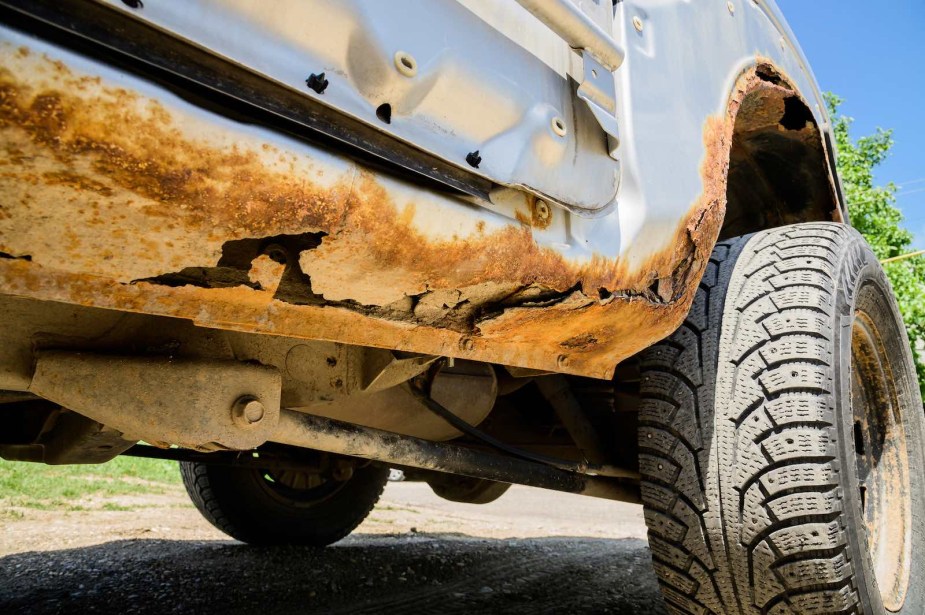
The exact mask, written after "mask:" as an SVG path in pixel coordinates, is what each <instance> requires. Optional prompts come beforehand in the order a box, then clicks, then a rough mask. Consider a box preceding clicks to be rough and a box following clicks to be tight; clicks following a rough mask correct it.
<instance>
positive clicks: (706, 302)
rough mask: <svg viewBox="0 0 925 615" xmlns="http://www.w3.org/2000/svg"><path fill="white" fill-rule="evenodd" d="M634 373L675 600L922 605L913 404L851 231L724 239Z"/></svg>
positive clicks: (902, 343)
mask: <svg viewBox="0 0 925 615" xmlns="http://www.w3.org/2000/svg"><path fill="white" fill-rule="evenodd" d="M642 369H643V380H642V389H641V394H642V398H643V400H642V404H641V408H640V432H639V436H640V466H641V472H642V476H643V485H642V493H643V501H644V504H645V508H646V511H645V516H646V523H647V525H648V527H649V541H650V545H651V549H652V557H653V561H654V564H655V569H656V572H657V574H658V576H659V580H660V583H661V586H662V592H663V596H664V598H665V601H666V604H667V605H668V607H669V611H671V612H673V613H678V614H693V613H697V614H702V613H715V614H717V615H746V614H748V615H753V614H771V615H777V614H784V613H788V614H793V615H821V614H823V613H824V614H843V613H844V614H847V613H866V614H877V615H881V614H884V613H898V614H900V615H912V614H916V615H920V614H921V613H925V515H923V511H925V490H923V474H922V473H923V470H925V456H923V448H925V447H923V443H925V429H923V428H925V415H923V411H922V402H921V399H920V396H919V391H918V384H917V380H916V374H915V369H914V365H913V362H912V355H911V352H910V349H909V345H908V341H907V338H906V334H905V329H904V327H903V325H902V320H901V318H900V316H899V312H898V309H897V306H896V302H895V300H894V298H893V296H892V294H891V291H890V287H889V284H888V282H887V280H886V278H885V276H884V274H883V271H882V269H881V267H880V265H879V263H878V262H877V259H876V258H875V256H874V255H873V253H872V252H871V251H870V248H868V247H867V245H866V243H865V242H864V240H863V239H862V238H861V236H860V235H859V234H858V233H857V232H856V231H854V230H853V229H850V228H849V227H846V226H843V225H839V224H828V223H813V224H801V225H794V226H790V227H784V228H779V229H773V230H768V231H763V232H760V233H757V234H755V235H752V236H748V237H744V238H739V239H735V240H731V241H728V242H723V243H721V244H719V245H718V246H717V248H716V250H715V251H714V254H713V257H712V259H711V262H710V265H709V267H708V269H707V272H706V274H705V276H704V279H703V281H702V283H701V285H700V288H699V290H698V293H697V298H696V299H695V303H694V306H693V308H692V309H691V312H690V314H689V315H688V318H687V320H686V321H685V323H684V324H683V325H682V326H681V328H680V329H679V330H678V331H677V332H676V333H675V334H673V335H672V336H671V337H670V338H668V339H667V340H665V341H663V342H661V343H659V344H656V345H655V346H653V347H652V348H650V349H649V350H647V351H646V352H645V353H644V354H643V356H642Z"/></svg>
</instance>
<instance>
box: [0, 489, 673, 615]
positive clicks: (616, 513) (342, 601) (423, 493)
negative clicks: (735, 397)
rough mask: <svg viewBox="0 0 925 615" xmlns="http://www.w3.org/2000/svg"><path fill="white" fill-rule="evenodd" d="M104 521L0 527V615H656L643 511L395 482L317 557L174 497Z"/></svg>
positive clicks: (120, 504)
mask: <svg viewBox="0 0 925 615" xmlns="http://www.w3.org/2000/svg"><path fill="white" fill-rule="evenodd" d="M88 507H92V503H88ZM106 508H109V509H110V510H106V509H103V508H101V507H98V508H97V509H95V510H91V511H82V512H69V513H62V512H54V511H37V510H31V509H30V510H28V511H20V512H21V513H22V515H23V516H22V518H14V517H12V516H9V515H8V516H6V517H3V518H2V520H0V613H97V612H98V613H123V612H125V613H196V614H197V615H199V614H203V615H204V614H209V613H222V614H225V613H260V614H266V615H269V614H274V615H275V614H277V613H345V614H346V613H351V614H352V613H416V614H417V613H566V612H567V613H570V614H576V613H616V614H631V613H632V614H650V613H651V614H653V615H661V614H663V613H664V610H663V607H662V606H661V599H660V598H659V596H658V588H657V585H656V581H655V577H654V575H653V573H652V571H651V569H650V561H649V552H648V548H647V546H646V542H645V539H644V536H645V529H644V526H643V523H642V511H641V508H640V507H637V506H629V505H624V504H619V503H613V502H606V501H601V500H593V499H590V498H583V497H579V496H568V495H561V494H554V493H551V492H546V491H539V490H533V489H527V488H518V487H514V488H512V489H511V490H510V491H509V492H508V493H507V494H506V495H505V496H504V497H503V498H501V499H500V500H498V501H497V502H494V503H492V504H488V505H485V506H472V505H462V504H453V503H450V502H445V501H443V500H440V499H439V498H437V497H436V496H434V495H433V494H431V493H430V491H429V489H428V488H427V487H426V486H424V485H421V484H415V483H393V484H390V485H389V487H388V488H387V489H386V493H385V495H384V496H383V498H382V500H381V501H380V504H379V506H378V507H377V509H376V511H375V512H374V513H373V514H372V515H371V516H370V518H369V519H368V520H367V521H366V522H365V523H364V524H363V525H362V526H361V527H360V529H359V530H358V531H357V532H356V533H354V535H352V536H351V537H349V538H347V539H346V540H344V541H342V542H340V543H339V544H337V545H335V546H333V547H329V548H327V549H324V550H311V549H303V548H277V549H258V548H253V547H248V546H246V545H242V544H240V543H237V542H234V541H232V540H229V539H227V537H225V536H224V535H223V534H221V533H219V532H218V531H217V530H215V529H214V528H212V527H211V526H210V525H209V524H208V523H206V522H205V521H203V520H202V518H201V517H200V516H199V514H198V513H197V512H196V511H195V509H193V508H192V507H191V506H190V505H189V504H188V501H187V500H186V496H185V494H183V493H182V491H181V489H180V488H177V489H176V491H173V490H171V491H170V492H169V493H168V494H166V495H157V496H151V495H148V496H144V497H143V498H139V499H137V500H136V499H131V498H122V499H121V500H119V501H115V502H113V501H107V503H106ZM114 508H115V509H117V510H111V509H114Z"/></svg>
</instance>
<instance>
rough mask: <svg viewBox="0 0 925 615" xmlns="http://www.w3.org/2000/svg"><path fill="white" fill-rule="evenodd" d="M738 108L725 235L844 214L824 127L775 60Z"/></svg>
mask: <svg viewBox="0 0 925 615" xmlns="http://www.w3.org/2000/svg"><path fill="white" fill-rule="evenodd" d="M756 78H757V81H758V83H759V85H758V87H755V88H754V89H752V90H751V91H750V92H749V93H748V94H747V95H746V96H745V97H744V98H743V99H742V102H741V105H740V106H739V110H738V113H737V114H736V120H735V128H734V132H733V138H732V147H731V150H730V156H729V177H728V185H727V204H726V217H725V220H724V222H723V227H722V230H721V232H720V239H725V238H729V237H735V236H738V235H744V234H746V233H751V232H755V231H759V230H762V229H767V228H773V227H777V226H783V225H786V224H793V223H796V222H809V221H819V220H830V221H831V220H841V219H842V217H841V214H840V212H839V209H838V205H837V203H838V201H837V199H836V197H835V188H834V186H835V179H834V177H835V175H834V172H833V169H832V167H831V166H830V164H829V160H830V159H829V156H828V153H827V148H826V144H825V142H824V137H823V133H822V131H821V130H820V129H819V125H818V124H817V123H816V119H815V117H814V116H813V113H812V111H811V110H810V108H809V107H808V106H807V105H806V103H805V102H804V100H803V99H802V98H801V97H800V95H799V94H798V93H797V91H796V90H795V89H794V88H793V87H792V86H790V84H788V83H787V82H786V80H785V79H784V78H783V77H782V76H781V75H780V73H778V72H777V71H776V70H775V69H774V68H773V67H771V66H770V65H760V66H758V68H757V70H756Z"/></svg>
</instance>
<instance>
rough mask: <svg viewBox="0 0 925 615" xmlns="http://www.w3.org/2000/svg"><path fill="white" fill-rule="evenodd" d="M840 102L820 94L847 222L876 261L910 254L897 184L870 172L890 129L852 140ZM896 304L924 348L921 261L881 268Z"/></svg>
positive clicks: (923, 377)
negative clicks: (832, 140)
mask: <svg viewBox="0 0 925 615" xmlns="http://www.w3.org/2000/svg"><path fill="white" fill-rule="evenodd" d="M842 102H843V101H842V99H841V98H839V97H838V96H835V95H834V94H827V95H826V103H827V104H828V107H829V114H830V115H831V118H832V127H833V129H834V133H835V144H836V146H837V149H838V173H839V176H840V177H841V181H842V187H843V189H844V191H845V199H846V200H847V202H848V212H849V215H850V216H851V224H852V226H854V227H855V228H856V229H858V230H859V231H860V232H861V233H862V234H863V235H864V237H866V238H867V241H868V243H870V245H871V247H872V248H873V250H874V253H875V254H876V255H877V257H878V258H880V259H881V260H882V259H886V258H891V257H894V256H902V255H903V254H908V253H909V252H912V251H913V248H912V239H913V237H912V233H910V232H909V231H908V230H907V229H906V228H904V227H903V225H902V221H903V215H902V212H901V211H900V210H899V209H898V208H897V207H896V192H897V186H896V185H895V184H894V183H893V182H890V183H888V184H886V185H885V186H877V185H875V184H874V175H873V172H874V168H876V167H877V165H879V164H880V163H882V162H883V161H884V160H886V158H887V156H889V154H890V149H891V148H892V147H893V131H891V130H883V129H882V128H878V129H877V132H876V133H874V134H872V135H868V136H864V137H860V138H859V139H856V140H855V139H853V138H852V136H851V124H852V122H853V121H854V120H853V119H852V118H850V117H847V116H845V115H842V114H841V113H840V112H839V106H840V105H841V104H842ZM883 267H884V269H885V270H886V274H887V277H889V279H890V284H892V286H893V291H894V292H895V293H896V298H897V300H898V302H899V309H900V311H901V312H902V316H903V320H904V321H905V323H906V331H907V332H908V334H909V341H910V342H911V344H912V347H913V348H917V347H921V344H925V257H913V258H908V259H904V260H900V261H896V262H892V263H885V264H884V265H883ZM913 354H914V355H915V358H916V369H917V370H918V373H919V386H920V387H921V389H922V392H923V395H925V365H923V362H922V358H921V357H920V356H919V355H918V354H917V353H913Z"/></svg>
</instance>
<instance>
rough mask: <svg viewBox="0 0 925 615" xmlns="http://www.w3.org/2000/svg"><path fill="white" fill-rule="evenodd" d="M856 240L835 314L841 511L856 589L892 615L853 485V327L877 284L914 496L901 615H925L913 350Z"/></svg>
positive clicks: (924, 523) (924, 497)
mask: <svg viewBox="0 0 925 615" xmlns="http://www.w3.org/2000/svg"><path fill="white" fill-rule="evenodd" d="M852 235H854V238H853V241H851V242H849V243H848V245H847V246H845V250H844V251H843V253H842V258H841V260H840V262H839V266H838V269H837V271H838V277H837V279H836V280H837V288H836V294H835V300H836V305H835V306H834V308H835V309H834V310H833V318H834V319H835V322H834V323H833V332H834V338H835V339H834V349H835V351H836V354H837V359H836V361H835V386H836V387H837V388H836V395H835V400H836V401H835V404H836V413H835V415H836V417H837V429H838V436H839V438H838V451H839V453H840V459H839V463H840V466H841V469H842V473H843V476H844V478H843V480H842V481H841V487H840V488H841V489H842V494H843V502H844V504H845V509H844V510H843V511H842V513H843V515H844V519H845V521H846V525H847V528H846V529H847V536H846V538H847V542H848V546H849V552H850V553H851V557H852V562H853V563H854V565H855V566H858V565H859V566H860V570H857V569H856V577H855V578H856V579H857V581H858V585H857V590H858V592H859V597H860V600H861V604H862V605H863V608H864V612H865V613H871V614H878V615H879V614H885V613H892V612H893V611H887V610H886V609H885V608H884V606H883V602H882V600H881V598H880V592H879V589H878V587H877V582H876V573H875V570H874V564H873V561H872V558H871V556H870V553H869V551H868V547H867V542H866V541H867V538H866V532H867V530H866V527H865V520H864V519H863V517H862V515H861V503H860V495H859V493H858V490H857V489H852V488H850V485H856V484H858V470H857V464H856V461H855V451H854V447H853V443H854V432H853V429H854V410H853V407H852V399H851V384H852V369H853V366H852V326H853V322H854V315H855V311H856V309H857V303H858V298H859V294H860V292H861V289H862V288H864V287H865V286H866V285H873V286H874V287H875V288H876V291H877V292H879V293H880V294H881V295H882V298H883V299H884V300H885V302H886V304H887V306H888V308H889V311H890V312H891V313H892V319H891V322H878V323H877V325H878V327H883V329H884V330H883V331H882V333H884V334H885V335H886V336H888V339H885V340H884V344H885V345H887V346H888V347H889V350H890V351H891V352H895V353H897V356H896V360H895V361H894V363H893V367H894V368H895V370H896V372H895V373H896V375H897V376H898V377H897V378H895V379H894V385H895V386H896V389H897V395H898V398H899V400H900V403H903V402H905V403H904V406H903V408H902V413H903V418H904V419H905V420H904V421H903V426H904V430H905V437H906V442H907V446H908V455H909V476H910V492H911V493H910V496H911V500H912V502H911V503H912V518H911V519H910V522H911V528H910V531H911V532H912V537H911V543H912V550H911V561H910V563H909V566H910V569H911V571H912V574H911V577H910V583H909V587H908V590H907V593H906V599H905V602H904V604H903V607H902V609H901V610H900V611H898V612H897V613H899V614H901V615H912V614H915V615H921V614H922V613H925V586H923V584H921V583H917V582H916V580H917V578H918V577H919V576H920V575H921V572H920V571H922V570H925V533H923V529H925V518H923V517H922V511H923V509H925V485H923V480H922V477H923V476H925V446H923V445H925V416H923V412H922V402H921V398H920V395H919V390H918V383H917V378H916V374H915V369H914V367H913V366H914V363H913V359H912V354H911V350H910V348H909V345H908V343H905V339H906V337H905V336H906V333H905V330H904V328H903V325H902V317H901V316H900V313H899V308H898V306H897V304H896V300H895V298H894V296H893V293H892V290H891V288H890V285H889V282H888V280H887V278H886V276H885V274H884V272H883V269H882V268H881V266H880V264H879V262H878V261H877V258H876V256H875V255H874V254H873V252H872V251H871V250H870V248H869V247H868V246H867V244H866V242H865V241H864V240H863V238H862V237H861V236H860V235H859V234H857V233H856V232H854V231H852Z"/></svg>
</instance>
